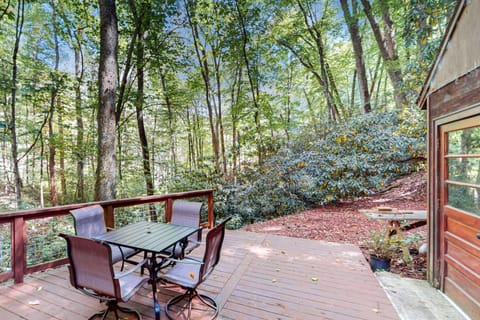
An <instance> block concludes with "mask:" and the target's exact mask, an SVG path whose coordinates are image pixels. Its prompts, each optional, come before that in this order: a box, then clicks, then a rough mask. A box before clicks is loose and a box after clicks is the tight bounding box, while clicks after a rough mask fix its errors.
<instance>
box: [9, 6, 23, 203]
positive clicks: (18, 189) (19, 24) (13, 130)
mask: <svg viewBox="0 0 480 320" xmlns="http://www.w3.org/2000/svg"><path fill="white" fill-rule="evenodd" d="M24 13H25V1H24V0H20V1H18V3H17V19H16V23H15V45H14V48H13V54H12V78H11V88H12V89H11V104H10V110H11V113H10V124H9V129H10V135H11V139H12V162H13V175H14V179H15V193H16V197H17V199H16V200H17V206H21V204H22V179H21V177H20V171H19V168H18V162H19V159H18V141H17V126H16V117H17V111H16V102H17V74H18V62H17V58H18V51H19V48H20V38H21V36H22V31H23V21H24Z"/></svg>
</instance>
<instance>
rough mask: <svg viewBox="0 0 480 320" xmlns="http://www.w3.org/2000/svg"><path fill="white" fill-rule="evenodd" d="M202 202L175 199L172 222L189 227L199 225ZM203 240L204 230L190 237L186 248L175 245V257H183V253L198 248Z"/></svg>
mask: <svg viewBox="0 0 480 320" xmlns="http://www.w3.org/2000/svg"><path fill="white" fill-rule="evenodd" d="M202 206H203V203H202V202H193V201H179V200H177V201H174V202H173V208H172V220H171V222H170V223H172V224H178V225H182V226H188V227H198V226H199V225H200V212H201V210H202ZM201 242H202V230H199V231H198V232H196V233H194V234H192V235H191V236H190V237H188V241H187V244H186V246H185V248H183V250H182V248H179V247H175V251H174V254H173V257H174V258H181V257H182V255H183V254H189V253H190V252H192V251H193V250H194V249H195V248H198V247H199V246H200V244H201Z"/></svg>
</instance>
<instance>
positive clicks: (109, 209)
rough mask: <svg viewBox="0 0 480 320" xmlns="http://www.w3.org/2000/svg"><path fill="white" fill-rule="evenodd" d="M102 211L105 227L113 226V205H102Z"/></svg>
mask: <svg viewBox="0 0 480 320" xmlns="http://www.w3.org/2000/svg"><path fill="white" fill-rule="evenodd" d="M103 213H104V219H105V225H106V226H107V228H115V209H114V208H113V206H104V207H103Z"/></svg>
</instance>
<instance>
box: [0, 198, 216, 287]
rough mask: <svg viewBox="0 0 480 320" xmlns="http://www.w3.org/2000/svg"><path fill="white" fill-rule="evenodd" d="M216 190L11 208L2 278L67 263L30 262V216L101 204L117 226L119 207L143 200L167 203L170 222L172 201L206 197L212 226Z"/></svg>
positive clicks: (0, 220)
mask: <svg viewBox="0 0 480 320" xmlns="http://www.w3.org/2000/svg"><path fill="white" fill-rule="evenodd" d="M213 191H214V190H212V189H207V190H198V191H190V192H181V193H171V194H166V195H154V196H144V197H135V198H127V199H118V200H111V201H99V202H89V203H81V204H71V205H65V206H58V207H51V208H45V209H33V210H23V211H17V212H8V213H4V214H0V225H1V224H8V223H9V224H11V257H12V259H11V261H12V262H11V264H12V266H11V271H8V272H4V273H1V274H0V281H5V280H7V279H11V278H13V279H14V282H15V283H22V282H23V278H24V276H25V275H26V274H29V273H32V272H37V271H41V270H45V269H48V268H52V267H56V266H59V265H62V264H66V263H67V262H68V259H60V260H55V261H50V262H46V263H41V264H37V265H35V266H27V249H26V248H27V247H26V244H27V225H26V221H27V220H36V219H43V218H50V217H58V216H64V215H67V214H69V211H70V210H73V209H78V208H82V207H86V206H90V205H93V204H99V205H101V206H102V207H103V209H104V212H105V223H106V225H107V227H114V226H115V211H114V210H115V208H123V207H130V206H135V205H142V204H152V203H158V202H164V203H165V221H166V222H170V221H171V217H172V204H173V201H174V200H177V199H187V198H197V197H206V198H207V204H208V221H207V222H206V223H204V224H203V226H205V227H208V228H212V227H213V225H214V224H215V217H214V213H213Z"/></svg>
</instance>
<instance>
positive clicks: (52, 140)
mask: <svg viewBox="0 0 480 320" xmlns="http://www.w3.org/2000/svg"><path fill="white" fill-rule="evenodd" d="M50 5H51V7H52V19H53V38H54V45H55V68H54V70H55V72H54V73H53V75H52V79H51V81H52V88H51V96H50V111H49V116H48V172H49V186H50V201H51V203H52V206H54V207H55V206H57V205H58V194H57V187H56V185H55V176H56V167H55V156H56V144H57V141H56V140H57V139H56V135H55V132H54V121H53V118H54V114H55V106H56V104H57V94H58V85H59V84H58V64H59V60H60V53H59V51H58V31H57V21H56V20H57V17H56V7H55V3H54V1H50Z"/></svg>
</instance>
